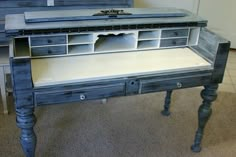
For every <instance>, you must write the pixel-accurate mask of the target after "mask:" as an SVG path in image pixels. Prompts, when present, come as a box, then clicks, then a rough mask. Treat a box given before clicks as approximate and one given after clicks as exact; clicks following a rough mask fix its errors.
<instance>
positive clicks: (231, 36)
mask: <svg viewBox="0 0 236 157" xmlns="http://www.w3.org/2000/svg"><path fill="white" fill-rule="evenodd" d="M212 4H214V5H212ZM235 6H236V1H235V0H224V1H223V0H202V1H201V3H200V7H199V15H200V16H201V17H203V18H205V19H207V20H208V28H209V29H211V30H212V31H214V32H216V33H218V34H220V35H222V36H223V37H225V38H227V39H228V40H231V47H232V48H236V17H235V15H236V10H235Z"/></svg>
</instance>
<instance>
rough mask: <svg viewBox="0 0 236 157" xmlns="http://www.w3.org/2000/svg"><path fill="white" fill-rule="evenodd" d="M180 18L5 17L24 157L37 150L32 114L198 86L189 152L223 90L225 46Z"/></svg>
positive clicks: (197, 21)
mask: <svg viewBox="0 0 236 157" xmlns="http://www.w3.org/2000/svg"><path fill="white" fill-rule="evenodd" d="M206 25H207V21H206V20H203V19H201V18H200V17H197V16H196V15H193V14H192V13H190V12H188V11H185V10H177V9H166V8H162V9H132V8H130V9H122V10H102V11H101V10H98V9H95V10H80V11H77V10H74V11H49V12H31V13H25V14H16V15H9V16H7V17H6V32H7V34H8V35H9V36H11V37H12V41H11V44H10V52H11V54H10V64H11V71H12V80H13V89H14V90H13V92H14V99H15V106H16V115H17V119H16V122H17V126H18V127H19V128H20V129H21V130H22V132H21V138H20V141H21V144H22V148H23V150H24V152H25V155H26V156H27V157H33V156H34V154H35V147H36V135H35V133H34V129H33V127H34V125H35V123H36V117H35V115H34V109H35V107H38V106H43V105H48V104H59V103H68V102H77V101H85V100H91V99H102V98H109V97H114V96H127V95H137V94H144V93H150V92H158V91H167V96H166V101H165V107H164V110H163V112H162V113H163V115H169V106H170V97H171V93H172V90H174V89H182V88H189V87H196V86H204V87H205V88H204V90H203V91H202V92H201V96H202V98H203V103H202V105H201V106H200V108H199V126H198V129H197V132H196V136H195V141H194V144H193V145H192V147H191V149H192V151H194V152H199V151H200V150H201V146H200V145H201V141H202V137H203V131H204V127H205V125H206V123H207V121H208V119H209V117H210V115H211V104H212V102H213V101H214V100H215V99H216V97H217V93H216V90H217V88H218V84H219V83H221V82H222V79H223V75H224V70H225V65H226V61H227V56H228V51H229V47H230V42H229V41H227V40H225V39H223V38H221V37H219V36H217V35H216V34H214V33H212V32H210V31H209V30H207V29H206V28H205V27H206Z"/></svg>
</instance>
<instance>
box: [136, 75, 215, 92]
mask: <svg viewBox="0 0 236 157" xmlns="http://www.w3.org/2000/svg"><path fill="white" fill-rule="evenodd" d="M210 81H211V76H210V74H206V75H204V76H190V77H187V76H186V77H176V78H173V79H164V80H160V79H151V80H141V81H140V91H139V93H140V94H141V93H142V94H143V93H149V92H156V91H165V90H171V89H181V88H187V87H194V86H200V85H204V84H208V83H209V82H210Z"/></svg>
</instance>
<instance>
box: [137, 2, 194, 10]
mask: <svg viewBox="0 0 236 157" xmlns="http://www.w3.org/2000/svg"><path fill="white" fill-rule="evenodd" d="M198 1H199V0H134V6H135V7H137V8H150V7H175V8H182V9H187V10H189V11H192V12H194V13H197V8H198Z"/></svg>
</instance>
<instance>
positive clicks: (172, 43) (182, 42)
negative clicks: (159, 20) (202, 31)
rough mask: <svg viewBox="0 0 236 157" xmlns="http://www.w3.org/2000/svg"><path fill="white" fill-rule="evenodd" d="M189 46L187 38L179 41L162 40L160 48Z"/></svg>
mask: <svg viewBox="0 0 236 157" xmlns="http://www.w3.org/2000/svg"><path fill="white" fill-rule="evenodd" d="M185 45H187V38H178V39H162V40H161V43H160V47H172V46H185Z"/></svg>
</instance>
